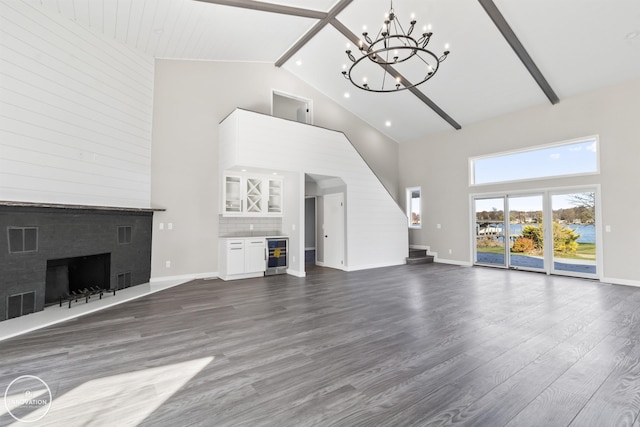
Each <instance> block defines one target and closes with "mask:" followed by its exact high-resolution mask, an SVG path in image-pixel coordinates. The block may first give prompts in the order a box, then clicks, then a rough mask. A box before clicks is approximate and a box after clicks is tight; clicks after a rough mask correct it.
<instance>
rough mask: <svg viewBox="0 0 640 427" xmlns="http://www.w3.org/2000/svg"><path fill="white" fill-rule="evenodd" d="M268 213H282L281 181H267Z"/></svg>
mask: <svg viewBox="0 0 640 427" xmlns="http://www.w3.org/2000/svg"><path fill="white" fill-rule="evenodd" d="M267 204H268V210H267V212H268V213H282V180H281V179H270V180H269V201H268V202H267Z"/></svg>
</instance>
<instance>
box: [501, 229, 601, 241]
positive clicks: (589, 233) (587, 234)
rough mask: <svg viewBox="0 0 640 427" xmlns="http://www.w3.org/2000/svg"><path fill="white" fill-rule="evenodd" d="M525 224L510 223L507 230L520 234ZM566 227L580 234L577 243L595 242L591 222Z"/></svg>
mask: <svg viewBox="0 0 640 427" xmlns="http://www.w3.org/2000/svg"><path fill="white" fill-rule="evenodd" d="M524 225H526V224H510V227H509V230H510V232H511V235H514V234H520V232H521V231H522V227H524ZM567 227H569V228H571V229H572V230H575V232H576V234H579V235H580V238H579V239H578V240H577V242H578V243H595V242H596V226H595V225H593V224H587V225H583V224H568V225H567Z"/></svg>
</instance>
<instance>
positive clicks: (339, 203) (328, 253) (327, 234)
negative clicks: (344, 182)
mask: <svg viewBox="0 0 640 427" xmlns="http://www.w3.org/2000/svg"><path fill="white" fill-rule="evenodd" d="M323 233H324V266H325V267H331V268H339V269H343V268H344V238H345V236H344V193H336V194H327V195H325V196H324V224H323Z"/></svg>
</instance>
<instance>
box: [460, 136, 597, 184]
mask: <svg viewBox="0 0 640 427" xmlns="http://www.w3.org/2000/svg"><path fill="white" fill-rule="evenodd" d="M598 151H599V150H598V137H597V136H589V137H585V138H580V139H575V140H571V141H565V142H561V143H557V144H551V145H545V146H538V147H532V148H529V149H526V150H520V151H512V152H507V153H496V154H490V155H485V156H480V157H473V158H470V159H469V172H470V173H469V178H470V184H471V185H482V184H496V183H501V182H512V181H523V180H534V179H542V178H557V177H565V176H576V175H587V174H597V173H599V171H600V168H599V163H600V162H599V156H598Z"/></svg>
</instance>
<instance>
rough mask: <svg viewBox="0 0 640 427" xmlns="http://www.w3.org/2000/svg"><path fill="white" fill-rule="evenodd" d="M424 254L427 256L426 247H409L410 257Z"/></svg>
mask: <svg viewBox="0 0 640 427" xmlns="http://www.w3.org/2000/svg"><path fill="white" fill-rule="evenodd" d="M423 256H427V251H426V250H425V249H409V258H419V257H423Z"/></svg>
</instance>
